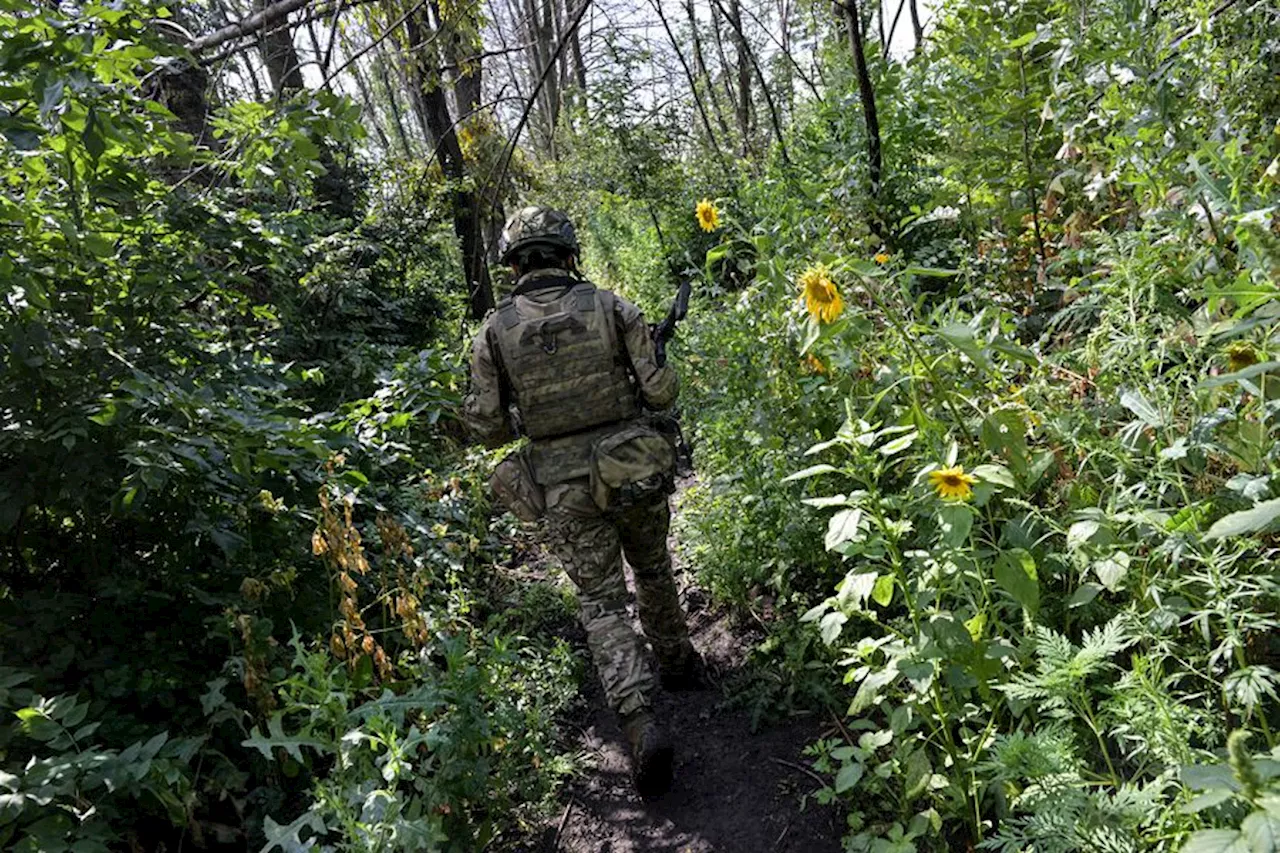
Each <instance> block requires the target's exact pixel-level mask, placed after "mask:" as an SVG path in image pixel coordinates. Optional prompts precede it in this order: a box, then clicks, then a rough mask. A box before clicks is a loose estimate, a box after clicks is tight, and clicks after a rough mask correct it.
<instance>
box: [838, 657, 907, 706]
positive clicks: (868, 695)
mask: <svg viewBox="0 0 1280 853" xmlns="http://www.w3.org/2000/svg"><path fill="white" fill-rule="evenodd" d="M897 677H898V670H897V669H896V668H894V665H893V664H890V665H889V666H887V667H885V668H884V669H882V670H880V671H878V672H873V673H871V674H870V675H868V676H867V677H866V678H864V679H862V684H860V685H858V692H857V693H855V694H854V695H853V701H852V702H850V703H849V716H851V717H853V716H857V715H858V714H861V713H862V712H863V711H865V710H866V709H867V708H870V707H871V706H872V705H874V704H875V703H876V701H877V700H879V698H880V690H881V688H883V687H884V686H885V685H886V684H890V683H892V682H893V680H894V679H896V678H897Z"/></svg>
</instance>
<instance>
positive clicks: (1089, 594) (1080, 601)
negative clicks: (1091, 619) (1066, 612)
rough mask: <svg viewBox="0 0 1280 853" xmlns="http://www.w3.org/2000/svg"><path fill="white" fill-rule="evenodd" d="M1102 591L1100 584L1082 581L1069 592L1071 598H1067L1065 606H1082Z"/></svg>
mask: <svg viewBox="0 0 1280 853" xmlns="http://www.w3.org/2000/svg"><path fill="white" fill-rule="evenodd" d="M1100 592H1102V585H1101V584H1096V583H1092V582H1089V583H1082V584H1080V587H1079V588H1078V589H1077V590H1076V591H1075V592H1074V593H1072V594H1071V598H1069V599H1068V600H1067V607H1084V606H1085V605H1086V604H1088V603H1089V602H1091V601H1093V600H1094V599H1095V598H1097V597H1098V593H1100Z"/></svg>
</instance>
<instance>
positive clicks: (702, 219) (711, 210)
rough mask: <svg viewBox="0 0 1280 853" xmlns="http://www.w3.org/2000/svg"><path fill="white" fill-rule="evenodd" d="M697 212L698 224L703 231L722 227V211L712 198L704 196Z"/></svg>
mask: <svg viewBox="0 0 1280 853" xmlns="http://www.w3.org/2000/svg"><path fill="white" fill-rule="evenodd" d="M697 214H698V225H699V226H700V227H701V228H702V230H703V231H714V230H716V229H717V228H719V227H720V211H719V210H717V209H716V205H715V202H713V201H712V200H711V199H709V198H704V199H703V200H702V201H700V202H698V210H697Z"/></svg>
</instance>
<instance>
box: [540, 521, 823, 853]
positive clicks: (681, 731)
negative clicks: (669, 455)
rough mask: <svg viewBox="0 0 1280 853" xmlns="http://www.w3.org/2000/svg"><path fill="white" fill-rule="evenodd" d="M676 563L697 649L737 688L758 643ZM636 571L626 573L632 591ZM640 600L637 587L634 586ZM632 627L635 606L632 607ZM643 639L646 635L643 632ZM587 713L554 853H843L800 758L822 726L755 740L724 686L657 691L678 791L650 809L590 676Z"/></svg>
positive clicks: (811, 721) (778, 730) (798, 724)
mask: <svg viewBox="0 0 1280 853" xmlns="http://www.w3.org/2000/svg"><path fill="white" fill-rule="evenodd" d="M671 550H672V554H673V555H674V557H675V558H676V579H677V583H678V584H679V586H680V590H681V592H680V598H681V602H682V604H683V605H684V607H685V611H686V613H687V614H688V619H689V631H690V635H691V636H692V639H693V643H694V645H695V646H696V647H697V648H698V651H700V652H701V653H702V655H703V657H704V658H705V659H706V661H707V664H708V667H709V669H710V671H711V674H712V675H711V680H712V681H713V682H714V683H715V684H716V685H721V684H724V683H725V682H726V681H729V680H731V679H732V677H733V674H734V673H735V672H736V671H737V670H739V669H741V667H742V666H743V665H744V664H745V661H746V658H747V653H748V652H749V651H750V649H751V646H752V645H753V644H754V643H755V642H757V641H758V640H759V639H760V638H759V637H752V636H751V635H750V633H749V632H747V631H744V630H742V629H741V628H740V627H738V626H737V625H735V624H734V620H733V619H732V617H731V615H730V614H729V613H727V612H726V611H724V610H723V609H722V608H718V607H716V606H715V605H714V604H712V603H711V601H710V599H709V597H708V595H707V594H706V593H705V592H704V591H703V590H702V589H700V588H699V587H698V586H697V585H696V583H695V582H694V581H693V578H692V576H691V574H690V573H689V572H687V571H685V568H684V567H683V566H682V565H681V564H680V562H679V550H678V549H677V548H675V547H674V542H673V543H672V549H671ZM631 580H632V579H631V577H630V569H628V581H629V582H630V581H631ZM632 589H634V583H632ZM633 616H634V605H633ZM637 628H638V625H637ZM586 682H587V683H586V684H585V685H584V691H585V697H584V698H585V699H586V704H587V709H588V710H587V711H586V713H585V714H584V716H583V717H582V718H581V719H578V720H575V721H573V723H572V724H571V725H572V726H573V730H575V731H576V741H577V746H578V750H579V752H580V754H581V756H582V771H581V773H580V775H579V776H578V777H577V778H576V779H574V780H573V781H572V782H571V783H570V784H569V785H568V786H566V789H565V791H564V793H563V795H562V797H561V799H562V802H563V803H564V806H563V807H562V811H561V813H560V815H559V816H558V818H557V820H556V822H555V825H553V826H551V827H549V828H548V830H547V833H546V834H545V836H544V838H543V843H542V847H541V848H540V849H541V851H546V853H650V851H653V853H659V852H661V853H667V851H670V853H786V851H794V852H795V853H826V851H838V850H839V849H840V842H839V839H840V836H841V828H840V822H839V815H838V814H837V812H836V811H835V810H834V809H831V808H829V807H825V806H820V805H818V803H817V802H816V801H814V800H813V799H812V798H811V797H809V798H808V799H806V801H805V803H804V807H803V809H802V808H801V798H802V797H804V796H805V795H809V794H812V793H813V792H814V791H816V790H817V789H818V788H819V787H820V784H819V781H818V777H816V776H815V775H811V773H810V772H809V771H808V770H807V766H808V762H807V760H806V759H804V758H803V757H802V756H801V751H802V750H803V749H804V747H805V746H807V745H808V744H809V743H811V742H813V741H814V740H816V739H817V738H818V737H820V736H821V734H822V729H823V726H822V724H821V723H820V722H819V721H818V720H817V719H816V718H814V717H802V718H798V719H795V720H791V721H788V722H784V723H781V724H777V725H773V726H767V727H762V728H761V729H760V730H758V731H756V732H753V731H752V730H751V720H750V716H749V715H748V713H747V712H745V711H743V710H741V709H735V708H731V707H729V703H728V701H727V700H726V698H725V696H724V694H723V692H722V691H721V689H719V687H718V686H709V687H707V688H705V689H703V690H699V691H693V692H688V693H678V694H671V693H666V692H660V693H659V696H658V699H657V703H656V710H657V712H658V713H659V715H660V717H661V719H662V720H663V721H664V722H665V724H666V726H667V728H668V731H669V733H670V735H671V738H672V740H673V742H674V744H675V747H676V773H675V781H674V783H673V784H672V788H671V790H670V791H669V792H668V793H667V794H666V795H665V796H664V797H662V798H660V799H658V800H656V801H653V802H649V803H646V802H644V801H642V800H641V799H640V798H639V797H638V796H637V795H636V793H635V790H634V788H633V787H632V784H631V776H630V763H629V759H628V757H627V744H626V739H625V737H624V736H623V734H622V731H621V729H620V728H619V726H618V724H617V721H616V719H615V717H614V715H613V713H612V712H611V711H610V710H609V709H608V707H607V706H606V705H605V703H604V696H603V693H602V691H601V689H600V686H599V682H598V681H597V680H596V678H595V677H594V673H592V674H591V675H590V676H589V677H588V678H587V680H586Z"/></svg>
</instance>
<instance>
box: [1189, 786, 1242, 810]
mask: <svg viewBox="0 0 1280 853" xmlns="http://www.w3.org/2000/svg"><path fill="white" fill-rule="evenodd" d="M1232 796H1233V794H1232V793H1231V792H1230V791H1228V790H1227V789H1226V788H1214V789H1213V790H1211V791H1205V792H1204V793H1203V794H1198V795H1196V796H1195V797H1194V798H1193V799H1192V800H1191V802H1189V803H1187V804H1186V805H1185V806H1183V807H1182V811H1183V812H1184V813H1186V814H1195V813H1196V812H1201V811H1204V810H1205V809H1211V808H1213V807H1214V806H1220V805H1222V804H1223V803H1225V802H1226V801H1227V800H1229V799H1231V797H1232Z"/></svg>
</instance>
